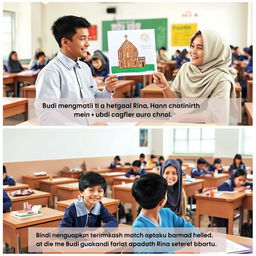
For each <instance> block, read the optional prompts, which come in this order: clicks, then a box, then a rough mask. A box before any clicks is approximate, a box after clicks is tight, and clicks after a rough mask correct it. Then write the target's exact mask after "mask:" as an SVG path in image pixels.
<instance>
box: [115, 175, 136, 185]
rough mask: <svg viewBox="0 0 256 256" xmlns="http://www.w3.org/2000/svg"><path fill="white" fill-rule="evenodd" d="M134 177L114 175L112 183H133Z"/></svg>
mask: <svg viewBox="0 0 256 256" xmlns="http://www.w3.org/2000/svg"><path fill="white" fill-rule="evenodd" d="M134 180H135V178H128V177H125V176H120V177H115V178H114V180H113V185H119V184H123V183H133V182H134Z"/></svg>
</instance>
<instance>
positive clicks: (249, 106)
mask: <svg viewBox="0 0 256 256" xmlns="http://www.w3.org/2000/svg"><path fill="white" fill-rule="evenodd" d="M244 108H245V110H246V112H247V113H248V115H250V117H253V112H252V111H253V110H252V109H253V103H252V102H245V104H244Z"/></svg>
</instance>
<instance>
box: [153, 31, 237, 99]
mask: <svg viewBox="0 0 256 256" xmlns="http://www.w3.org/2000/svg"><path fill="white" fill-rule="evenodd" d="M189 54H190V58H191V61H190V62H187V63H184V64H183V65H182V67H181V69H180V71H179V72H178V74H177V76H176V78H175V80H174V81H173V84H172V89H173V91H171V89H170V88H169V84H168V83H167V81H166V79H165V77H164V75H163V74H162V73H159V72H158V73H156V74H155V75H154V80H155V82H156V83H157V84H158V85H159V87H160V88H162V90H163V93H164V95H165V96H166V97H167V98H168V97H173V96H174V97H178V98H210V97H213V98H214V97H216V98H235V97H236V94H235V77H236V71H235V70H234V69H233V68H231V67H230V64H231V56H232V53H231V49H230V47H229V45H227V44H225V43H224V42H223V41H222V39H221V37H220V35H219V34H218V33H217V32H215V31H211V30H205V31H197V32H196V33H195V34H194V35H193V36H192V38H191V41H190V50H189Z"/></svg>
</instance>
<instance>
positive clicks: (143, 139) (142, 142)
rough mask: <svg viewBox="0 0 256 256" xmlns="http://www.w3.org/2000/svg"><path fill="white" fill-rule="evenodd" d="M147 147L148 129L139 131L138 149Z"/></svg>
mask: <svg viewBox="0 0 256 256" xmlns="http://www.w3.org/2000/svg"><path fill="white" fill-rule="evenodd" d="M147 146H148V129H140V147H147Z"/></svg>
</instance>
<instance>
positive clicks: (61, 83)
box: [36, 50, 112, 99]
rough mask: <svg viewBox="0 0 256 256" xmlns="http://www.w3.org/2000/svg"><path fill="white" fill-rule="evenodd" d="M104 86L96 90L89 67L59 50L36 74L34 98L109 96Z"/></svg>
mask: <svg viewBox="0 0 256 256" xmlns="http://www.w3.org/2000/svg"><path fill="white" fill-rule="evenodd" d="M111 95H112V93H111V92H108V91H107V90H106V88H104V89H103V90H102V91H99V90H98V87H97V84H96V82H95V80H94V79H93V77H92V73H91V69H90V68H89V66H88V65H87V64H86V63H84V62H82V61H79V60H77V61H73V60H72V59H70V58H69V57H67V56H66V55H64V54H63V53H62V52H61V51H60V50H59V52H58V54H57V56H56V57H55V58H54V59H52V60H51V61H50V62H49V63H48V64H47V65H46V66H45V67H44V68H43V69H42V70H41V71H40V73H39V74H38V77H37V80H36V98H38V99H47V98H48V99H49V98H50V99H59V98H69V99H78V98H87V99H88V98H111Z"/></svg>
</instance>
